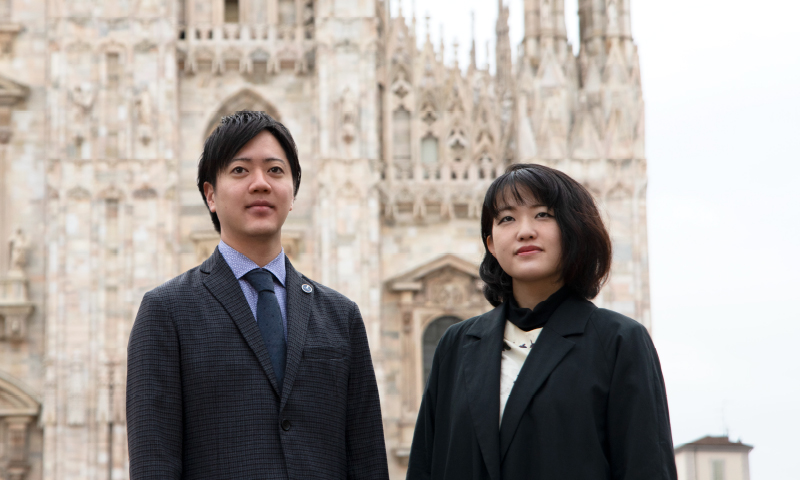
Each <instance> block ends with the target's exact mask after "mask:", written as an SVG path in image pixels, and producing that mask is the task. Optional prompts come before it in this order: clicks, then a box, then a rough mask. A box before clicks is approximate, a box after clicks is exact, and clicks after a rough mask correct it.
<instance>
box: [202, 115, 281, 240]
mask: <svg viewBox="0 0 800 480" xmlns="http://www.w3.org/2000/svg"><path fill="white" fill-rule="evenodd" d="M293 189H294V184H293V180H292V172H291V169H290V167H289V161H288V159H287V157H286V152H284V151H283V148H282V147H281V144H280V143H279V142H278V140H277V139H276V138H275V137H274V136H273V135H272V134H271V133H269V132H267V131H263V132H261V133H259V134H258V135H256V136H255V137H253V139H252V140H250V141H249V142H247V144H246V145H245V146H244V147H242V149H241V150H239V151H238V152H236V155H234V156H233V161H232V162H231V163H230V164H229V165H228V166H227V167H225V169H223V170H222V171H221V172H220V173H219V174H218V175H217V185H216V186H212V185H211V184H210V183H209V182H206V183H205V184H204V185H203V192H204V193H205V196H206V201H207V202H208V208H209V210H211V211H212V212H214V213H216V214H217V217H218V218H219V223H220V227H221V234H222V240H223V241H225V243H227V244H229V245H231V246H234V245H238V244H243V243H248V242H252V241H253V240H256V241H267V240H273V239H275V238H276V237H277V239H278V240H279V239H280V231H281V227H282V226H283V223H284V222H285V221H286V217H287V216H288V215H289V211H290V210H292V207H293V203H294V190H293Z"/></svg>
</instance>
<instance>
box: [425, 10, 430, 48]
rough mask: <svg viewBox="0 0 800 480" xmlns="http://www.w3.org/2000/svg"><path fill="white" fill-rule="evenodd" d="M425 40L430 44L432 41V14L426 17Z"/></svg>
mask: <svg viewBox="0 0 800 480" xmlns="http://www.w3.org/2000/svg"><path fill="white" fill-rule="evenodd" d="M425 39H426V41H427V42H428V43H430V41H431V14H430V13H428V14H427V15H425Z"/></svg>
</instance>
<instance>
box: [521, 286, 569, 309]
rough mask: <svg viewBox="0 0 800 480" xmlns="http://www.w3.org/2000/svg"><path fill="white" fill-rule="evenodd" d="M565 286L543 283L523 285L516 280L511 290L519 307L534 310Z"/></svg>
mask: <svg viewBox="0 0 800 480" xmlns="http://www.w3.org/2000/svg"><path fill="white" fill-rule="evenodd" d="M563 286H564V282H563V281H561V280H559V281H557V282H552V281H542V282H535V283H523V282H520V281H517V280H514V281H513V283H512V285H511V289H512V292H513V293H514V300H516V301H517V305H519V306H520V307H524V308H530V309H531V310H533V309H534V308H535V307H536V305H539V304H540V303H541V302H543V301H545V300H547V299H548V298H549V297H550V295H552V294H554V293H556V292H557V291H558V289H559V288H561V287H563Z"/></svg>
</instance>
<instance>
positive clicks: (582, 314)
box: [500, 296, 597, 463]
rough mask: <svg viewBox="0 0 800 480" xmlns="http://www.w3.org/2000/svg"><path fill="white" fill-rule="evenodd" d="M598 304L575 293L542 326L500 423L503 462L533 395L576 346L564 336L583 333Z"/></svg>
mask: <svg viewBox="0 0 800 480" xmlns="http://www.w3.org/2000/svg"><path fill="white" fill-rule="evenodd" d="M596 308H597V307H595V306H594V304H593V303H591V302H588V301H586V300H583V299H581V298H579V297H577V296H571V297H569V298H567V299H566V300H564V303H562V304H561V305H560V306H559V307H558V309H557V310H556V311H555V312H553V316H552V317H550V320H548V322H547V325H545V327H544V328H543V329H542V333H541V334H540V335H539V338H538V339H537V340H536V343H535V344H534V347H533V350H531V352H530V354H529V355H528V358H527V359H526V360H525V363H524V364H523V365H522V369H521V370H520V372H519V376H517V380H516V382H514V387H513V388H512V389H511V394H510V395H509V397H508V402H507V403H506V409H505V411H504V412H503V421H502V423H501V425H500V461H501V463H502V461H503V459H505V456H506V453H507V452H508V447H509V446H510V445H511V441H512V440H513V438H514V434H515V433H516V431H517V427H518V426H519V422H520V420H521V419H522V415H523V414H524V413H525V410H527V408H528V405H530V403H531V400H532V399H533V396H534V395H535V394H536V392H537V391H539V389H540V388H541V387H542V385H543V384H544V382H545V381H546V380H547V377H549V376H550V374H551V373H552V372H553V370H554V369H555V368H556V366H558V364H559V363H561V360H562V359H563V358H564V357H565V356H566V355H567V353H569V351H570V350H572V347H574V346H575V343H574V342H572V341H570V340H567V339H566V338H564V337H565V336H568V335H576V334H582V333H583V330H584V328H585V327H586V322H587V321H588V320H589V316H590V315H591V314H592V312H593V311H594V310H595V309H596Z"/></svg>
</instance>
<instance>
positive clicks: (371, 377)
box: [346, 304, 389, 480]
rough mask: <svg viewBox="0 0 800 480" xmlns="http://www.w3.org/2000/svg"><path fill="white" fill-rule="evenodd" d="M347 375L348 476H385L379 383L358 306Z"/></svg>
mask: <svg viewBox="0 0 800 480" xmlns="http://www.w3.org/2000/svg"><path fill="white" fill-rule="evenodd" d="M350 352H351V358H350V362H351V363H350V378H349V381H348V387H347V423H346V425H347V426H346V428H347V432H346V438H347V478H348V479H352V480H362V479H363V480H367V479H369V480H384V479H385V480H388V479H389V467H388V465H387V461H386V446H385V443H384V438H383V419H382V417H381V402H380V397H379V395H378V385H377V382H376V381H375V371H374V369H373V367H372V357H371V355H370V351H369V344H368V343H367V332H366V329H365V328H364V321H363V320H362V318H361V312H359V310H358V306H357V305H356V304H353V309H352V311H351V313H350Z"/></svg>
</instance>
